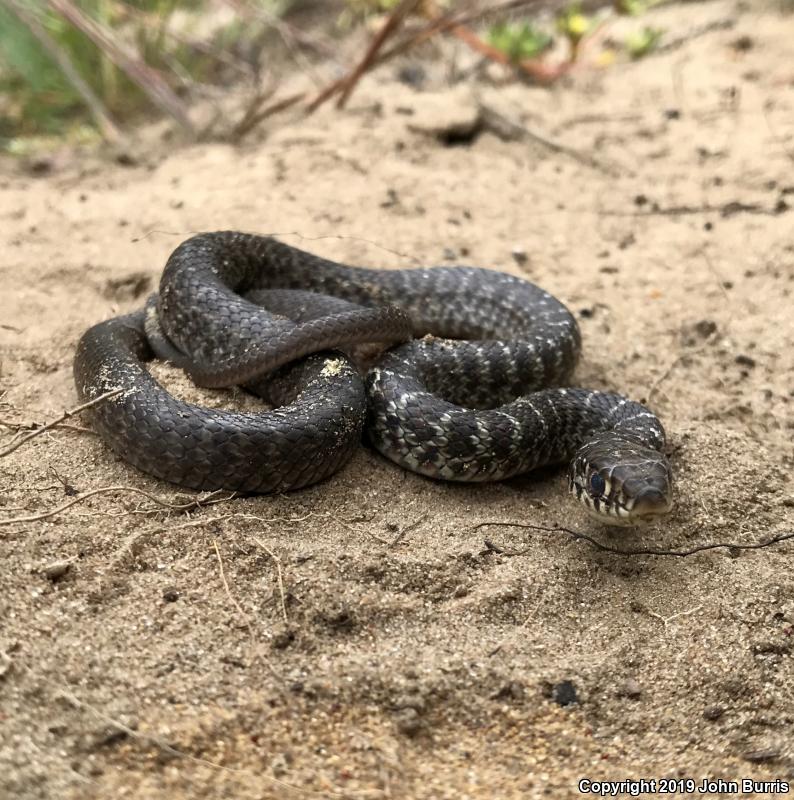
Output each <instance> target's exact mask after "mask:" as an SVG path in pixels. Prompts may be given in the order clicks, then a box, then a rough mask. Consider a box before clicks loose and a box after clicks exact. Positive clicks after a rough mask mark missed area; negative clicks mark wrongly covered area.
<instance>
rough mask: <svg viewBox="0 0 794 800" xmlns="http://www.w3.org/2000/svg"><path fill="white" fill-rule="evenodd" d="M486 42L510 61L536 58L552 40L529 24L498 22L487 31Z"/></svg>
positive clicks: (546, 48)
mask: <svg viewBox="0 0 794 800" xmlns="http://www.w3.org/2000/svg"><path fill="white" fill-rule="evenodd" d="M488 42H489V44H491V45H492V46H493V47H495V48H496V49H497V50H500V51H501V52H502V53H504V54H505V55H506V56H507V57H508V58H509V59H510V60H511V61H522V60H524V59H532V58H537V56H539V55H540V54H541V53H543V52H544V51H545V50H548V48H549V47H551V45H552V42H553V39H552V37H551V36H550V35H549V34H548V33H546V32H545V31H542V30H540V29H539V28H536V27H535V26H534V25H533V24H532V23H530V22H521V23H518V22H513V23H510V22H500V23H498V24H496V25H493V26H492V27H491V28H490V30H489V31H488Z"/></svg>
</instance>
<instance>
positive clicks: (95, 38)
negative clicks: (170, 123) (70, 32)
mask: <svg viewBox="0 0 794 800" xmlns="http://www.w3.org/2000/svg"><path fill="white" fill-rule="evenodd" d="M48 3H49V5H50V7H51V8H52V9H53V10H55V11H57V12H58V13H59V14H60V15H61V16H62V17H64V19H66V20H67V21H68V22H70V23H71V24H72V25H74V27H75V28H77V29H78V30H80V31H82V33H84V34H85V35H86V36H87V37H88V38H89V39H91V41H92V42H93V43H94V44H95V45H96V46H97V47H99V48H100V49H101V50H102V52H104V53H105V54H106V55H107V57H108V58H109V59H110V60H111V61H112V62H113V63H114V64H115V65H116V66H117V67H118V68H119V69H120V70H122V71H123V72H124V73H125V74H126V75H127V76H128V77H129V79H130V80H131V81H133V83H135V84H136V85H137V86H139V87H140V89H141V90H142V91H143V92H144V93H145V94H146V95H147V97H149V99H150V100H151V101H152V103H154V104H155V105H156V106H157V107H158V108H159V109H160V110H162V111H164V112H165V113H166V114H168V115H169V116H171V117H172V118H173V119H174V120H176V122H177V123H179V125H180V126H181V127H182V128H184V130H186V131H187V132H189V133H190V134H192V135H193V136H195V133H196V132H195V129H194V127H193V123H192V122H191V121H190V117H189V116H188V111H187V106H185V104H184V103H183V102H182V101H181V100H180V99H179V98H178V97H177V96H176V94H175V93H174V92H173V91H172V89H171V87H170V86H169V85H168V83H167V82H166V81H165V80H164V79H163V78H162V76H161V75H160V74H159V73H158V72H157V71H156V70H154V69H152V68H151V67H150V66H149V65H148V64H146V63H145V62H144V61H142V60H141V59H140V58H139V57H138V56H137V55H136V54H133V53H130V52H128V50H127V48H126V47H125V46H124V45H122V44H121V43H120V42H118V41H117V40H116V38H115V36H114V35H113V34H112V33H111V32H110V31H109V30H108V29H107V28H106V27H104V26H103V25H100V24H99V23H98V22H96V20H93V19H91V17H89V16H87V15H86V14H84V13H83V12H82V11H81V10H80V9H79V8H78V7H77V6H76V5H75V4H74V3H73V2H71V0H48Z"/></svg>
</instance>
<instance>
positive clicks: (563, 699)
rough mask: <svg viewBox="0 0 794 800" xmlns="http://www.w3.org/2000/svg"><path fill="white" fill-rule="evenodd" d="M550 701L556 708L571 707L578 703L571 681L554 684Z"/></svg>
mask: <svg viewBox="0 0 794 800" xmlns="http://www.w3.org/2000/svg"><path fill="white" fill-rule="evenodd" d="M551 699H552V700H554V702H555V703H556V704H557V705H558V706H563V707H565V706H572V705H574V703H578V702H579V696H578V695H577V694H576V686H575V685H574V683H573V681H560V682H559V683H555V684H554V686H552V688H551Z"/></svg>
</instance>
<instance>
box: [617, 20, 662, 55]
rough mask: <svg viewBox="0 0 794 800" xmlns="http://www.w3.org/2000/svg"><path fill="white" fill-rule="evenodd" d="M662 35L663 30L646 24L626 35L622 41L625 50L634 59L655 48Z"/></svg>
mask: <svg viewBox="0 0 794 800" xmlns="http://www.w3.org/2000/svg"><path fill="white" fill-rule="evenodd" d="M663 35H664V31H663V30H662V29H661V28H652V27H650V26H649V25H646V26H645V27H644V28H642V29H641V30H639V31H637V32H635V33H632V34H630V35H629V36H627V37H626V39H625V41H624V46H625V48H626V52H627V53H628V54H629V56H630V57H631V58H632V59H634V60H636V59H638V58H643V57H644V56H647V55H648V54H649V53H652V52H653V51H654V50H656V48H657V47H658V46H659V42H660V41H661V39H662V36H663Z"/></svg>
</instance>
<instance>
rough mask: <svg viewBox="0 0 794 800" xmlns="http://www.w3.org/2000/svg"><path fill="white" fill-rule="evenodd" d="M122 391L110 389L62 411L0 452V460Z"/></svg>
mask: <svg viewBox="0 0 794 800" xmlns="http://www.w3.org/2000/svg"><path fill="white" fill-rule="evenodd" d="M122 391H123V390H122V389H112V390H111V391H109V392H105V393H104V394H101V395H99V397H95V398H94V399H93V400H89V401H88V402H87V403H83V404H82V405H79V406H76V407H75V408H71V409H69V411H64V412H63V414H61V416H60V417H58V418H57V419H54V420H52V422H48V423H47V424H46V425H42V426H41V427H40V428H36V430H34V431H31V432H30V433H28V434H27V435H25V436H20V437H19V438H17V439H16V440H15V441H13V442H12V443H11V444H10V445H8V447H6V448H5V449H4V450H0V458H3V457H4V456H7V455H8V454H9V453H13V452H14V450H16V449H17V448H19V447H22V445H23V444H25V442H29V441H30V440H31V439H35V438H36V437H37V436H41V434H42V433H46V432H47V431H49V430H52V429H53V428H55V427H57V426H58V425H60V424H61V423H62V422H64V421H65V420H67V419H69V417H73V416H74V415H75V414H79V413H80V412H81V411H85V410H86V409H87V408H93V407H94V406H98V405H99V404H100V403H104V402H105V401H107V400H110V399H111V398H113V397H117V396H118V395H120V394H121V392H122Z"/></svg>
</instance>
